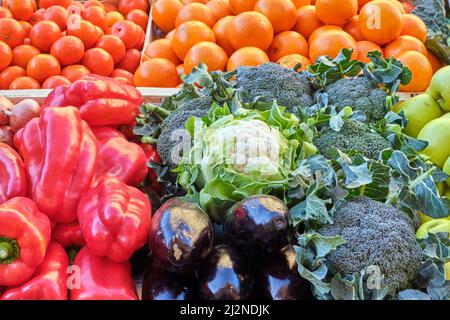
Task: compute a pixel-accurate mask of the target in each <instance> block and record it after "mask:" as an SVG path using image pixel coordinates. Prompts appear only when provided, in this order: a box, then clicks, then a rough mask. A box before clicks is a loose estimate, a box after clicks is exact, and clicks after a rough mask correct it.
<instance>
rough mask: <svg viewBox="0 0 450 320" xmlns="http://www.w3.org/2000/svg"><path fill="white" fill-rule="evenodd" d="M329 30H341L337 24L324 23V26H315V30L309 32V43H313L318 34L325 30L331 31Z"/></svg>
mask: <svg viewBox="0 0 450 320" xmlns="http://www.w3.org/2000/svg"><path fill="white" fill-rule="evenodd" d="M331 30H334V31H342V28H341V27H338V26H328V25H326V26H321V27H319V28H317V29H316V30H314V32H313V33H312V34H311V36H310V37H309V39H308V43H309V45H311V43H313V42H314V40H316V38H317V37H318V36H319V35H320V34H322V33H323V32H325V31H331Z"/></svg>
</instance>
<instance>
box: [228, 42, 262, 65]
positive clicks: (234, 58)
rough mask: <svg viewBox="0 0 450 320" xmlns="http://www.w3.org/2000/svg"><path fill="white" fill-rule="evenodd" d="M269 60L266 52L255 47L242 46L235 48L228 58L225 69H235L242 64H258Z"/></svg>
mask: <svg viewBox="0 0 450 320" xmlns="http://www.w3.org/2000/svg"><path fill="white" fill-rule="evenodd" d="M266 62H269V57H268V56H267V54H266V53H265V52H264V51H263V50H261V49H259V48H256V47H244V48H241V49H239V50H236V52H235V53H233V54H232V55H231V57H230V59H228V63H227V71H232V70H235V69H237V68H239V67H242V66H259V65H261V64H264V63H266Z"/></svg>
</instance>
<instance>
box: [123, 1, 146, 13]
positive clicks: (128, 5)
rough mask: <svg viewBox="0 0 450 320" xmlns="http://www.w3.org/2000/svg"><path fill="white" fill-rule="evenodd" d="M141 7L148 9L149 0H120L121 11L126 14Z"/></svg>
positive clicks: (144, 9)
mask: <svg viewBox="0 0 450 320" xmlns="http://www.w3.org/2000/svg"><path fill="white" fill-rule="evenodd" d="M134 9H139V10H142V11H145V12H147V11H148V0H133V1H130V0H119V11H120V13H122V14H123V15H124V16H126V15H127V14H128V13H129V12H130V11H132V10H134Z"/></svg>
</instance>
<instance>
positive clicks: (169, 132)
mask: <svg viewBox="0 0 450 320" xmlns="http://www.w3.org/2000/svg"><path fill="white" fill-rule="evenodd" d="M211 104H212V100H211V98H210V97H201V98H197V99H193V100H190V101H188V102H186V103H185V104H184V105H183V106H181V107H180V108H179V109H177V110H175V111H174V112H172V113H171V114H170V115H169V116H168V117H167V118H166V119H165V120H164V122H163V124H162V129H161V134H160V135H159V138H158V142H157V150H158V153H159V155H160V157H161V159H162V161H163V162H164V164H167V165H169V166H170V167H171V168H172V169H173V168H175V167H176V166H177V163H174V159H172V153H173V151H174V149H175V147H177V146H181V143H182V142H183V139H184V138H185V137H186V132H185V131H182V130H184V129H185V126H186V122H187V121H188V120H189V119H190V118H191V117H198V118H202V117H204V116H206V115H208V110H209V108H211ZM179 156H181V154H179Z"/></svg>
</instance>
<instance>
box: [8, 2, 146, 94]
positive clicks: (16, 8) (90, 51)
mask: <svg viewBox="0 0 450 320" xmlns="http://www.w3.org/2000/svg"><path fill="white" fill-rule="evenodd" d="M148 12H149V3H148V0H132V1H130V0H120V1H111V2H108V1H98V0H89V1H85V2H79V1H72V0H36V1H35V0H6V1H3V7H0V90H5V89H39V88H45V89H51V88H54V87H56V86H59V85H64V84H70V83H72V82H74V81H75V80H77V79H79V78H80V77H82V76H84V75H86V74H88V73H94V74H99V75H102V76H110V77H113V78H118V79H120V80H122V81H124V82H126V83H128V84H133V74H134V72H135V70H136V68H137V67H138V66H139V63H140V59H141V50H142V48H143V45H144V42H145V30H146V28H147V24H148Z"/></svg>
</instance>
